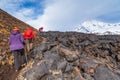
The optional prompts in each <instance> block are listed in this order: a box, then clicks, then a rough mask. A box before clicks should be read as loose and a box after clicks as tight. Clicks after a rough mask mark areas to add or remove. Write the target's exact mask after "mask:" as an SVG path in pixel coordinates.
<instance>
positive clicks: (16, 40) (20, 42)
mask: <svg viewBox="0 0 120 80" xmlns="http://www.w3.org/2000/svg"><path fill="white" fill-rule="evenodd" d="M24 43H25V42H24V39H23V36H22V35H21V34H20V32H12V34H11V35H10V39H9V45H10V50H19V49H23V48H24Z"/></svg>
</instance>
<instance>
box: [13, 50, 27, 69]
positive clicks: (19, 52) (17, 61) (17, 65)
mask: <svg viewBox="0 0 120 80" xmlns="http://www.w3.org/2000/svg"><path fill="white" fill-rule="evenodd" d="M12 53H13V55H14V67H15V69H16V70H18V69H19V68H20V66H21V65H22V64H24V63H25V55H24V49H20V50H14V51H12ZM19 55H20V57H19Z"/></svg>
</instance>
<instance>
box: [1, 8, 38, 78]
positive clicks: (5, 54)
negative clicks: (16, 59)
mask: <svg viewBox="0 0 120 80" xmlns="http://www.w3.org/2000/svg"><path fill="white" fill-rule="evenodd" d="M14 27H18V28H19V29H20V32H21V33H22V34H23V32H24V30H26V29H28V28H30V27H32V26H30V25H28V24H26V23H24V22H22V21H20V20H19V19H17V18H15V17H13V16H11V15H10V14H8V13H7V12H5V11H3V10H1V9H0V80H8V78H7V76H10V75H11V74H12V72H14V71H12V68H13V63H12V62H13V56H12V53H11V51H10V50H9V45H8V39H9V36H10V34H11V32H12V30H13V28H14ZM33 29H34V28H33ZM34 32H35V35H36V39H35V40H36V41H35V44H37V43H38V42H39V37H37V36H38V32H37V30H36V29H34ZM11 80H12V79H11Z"/></svg>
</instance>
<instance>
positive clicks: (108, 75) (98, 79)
mask: <svg viewBox="0 0 120 80" xmlns="http://www.w3.org/2000/svg"><path fill="white" fill-rule="evenodd" d="M94 78H95V80H120V77H119V76H118V75H117V74H115V73H114V72H113V71H111V70H109V69H108V68H106V67H102V66H100V67H98V68H97V69H96V72H95V75H94Z"/></svg>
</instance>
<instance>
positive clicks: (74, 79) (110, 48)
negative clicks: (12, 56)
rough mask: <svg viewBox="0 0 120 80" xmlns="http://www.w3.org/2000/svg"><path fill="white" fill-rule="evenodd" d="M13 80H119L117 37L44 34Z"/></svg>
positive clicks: (119, 40)
mask: <svg viewBox="0 0 120 80" xmlns="http://www.w3.org/2000/svg"><path fill="white" fill-rule="evenodd" d="M41 35H42V36H44V37H45V38H46V39H45V41H44V43H41V44H39V46H38V47H37V48H35V49H34V50H33V51H32V52H31V54H30V55H29V62H28V64H27V66H26V67H24V68H23V69H22V70H21V71H20V73H19V74H18V76H17V78H16V80H120V36H119V35H103V36H100V35H99V36H98V35H93V34H83V33H77V32H44V33H42V34H41Z"/></svg>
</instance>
